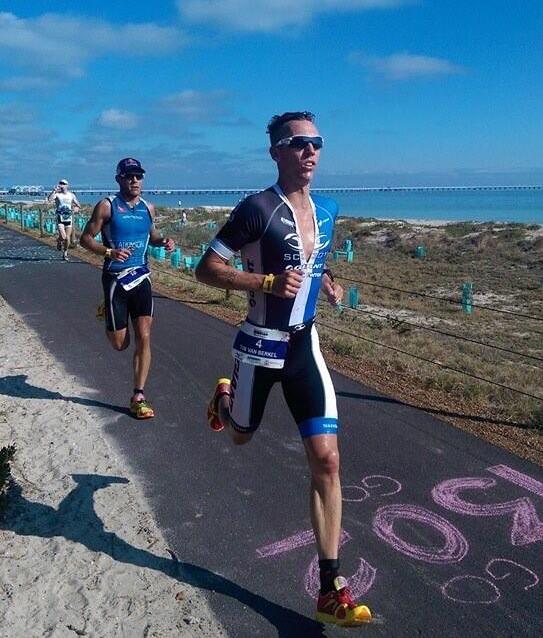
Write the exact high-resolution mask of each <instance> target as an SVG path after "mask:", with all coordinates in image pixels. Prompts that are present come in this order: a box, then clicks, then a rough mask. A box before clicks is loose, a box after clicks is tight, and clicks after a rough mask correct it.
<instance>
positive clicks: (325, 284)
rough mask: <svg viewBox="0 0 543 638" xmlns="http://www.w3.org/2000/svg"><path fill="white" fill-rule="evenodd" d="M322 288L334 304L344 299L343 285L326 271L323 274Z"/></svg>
mask: <svg viewBox="0 0 543 638" xmlns="http://www.w3.org/2000/svg"><path fill="white" fill-rule="evenodd" d="M321 290H322V292H323V293H324V294H325V295H326V298H327V299H328V301H329V303H331V304H332V305H333V306H335V305H337V304H339V303H341V300H342V299H343V294H344V291H343V286H341V284H338V283H337V281H334V280H333V279H332V278H331V277H330V276H329V275H328V274H327V273H326V272H325V273H324V274H323V276H322V284H321Z"/></svg>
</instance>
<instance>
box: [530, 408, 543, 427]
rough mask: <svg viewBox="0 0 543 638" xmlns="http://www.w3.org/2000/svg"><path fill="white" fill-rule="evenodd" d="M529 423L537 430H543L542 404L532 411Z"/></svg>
mask: <svg viewBox="0 0 543 638" xmlns="http://www.w3.org/2000/svg"><path fill="white" fill-rule="evenodd" d="M529 424H530V425H531V426H532V427H533V428H535V429H536V430H539V431H540V432H543V405H540V406H539V407H538V408H536V409H535V410H534V411H533V412H532V414H531V415H530V418H529Z"/></svg>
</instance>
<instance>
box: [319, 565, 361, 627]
mask: <svg viewBox="0 0 543 638" xmlns="http://www.w3.org/2000/svg"><path fill="white" fill-rule="evenodd" d="M316 619H317V621H318V622H322V623H330V624H332V625H340V626H341V627H357V626H359V625H362V624H364V623H369V622H371V611H370V610H369V609H368V607H366V605H360V604H358V603H355V601H354V600H353V598H352V596H351V592H350V591H349V588H348V587H347V580H346V579H345V578H344V577H343V576H338V577H337V578H334V589H333V590H332V591H329V592H327V593H326V594H319V600H318V602H317V615H316Z"/></svg>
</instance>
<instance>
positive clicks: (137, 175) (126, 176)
mask: <svg viewBox="0 0 543 638" xmlns="http://www.w3.org/2000/svg"><path fill="white" fill-rule="evenodd" d="M121 177H123V178H124V179H127V180H128V181H130V180H131V179H132V178H133V177H134V178H135V179H137V180H138V182H140V181H141V180H142V179H143V175H141V174H140V173H130V174H129V175H121Z"/></svg>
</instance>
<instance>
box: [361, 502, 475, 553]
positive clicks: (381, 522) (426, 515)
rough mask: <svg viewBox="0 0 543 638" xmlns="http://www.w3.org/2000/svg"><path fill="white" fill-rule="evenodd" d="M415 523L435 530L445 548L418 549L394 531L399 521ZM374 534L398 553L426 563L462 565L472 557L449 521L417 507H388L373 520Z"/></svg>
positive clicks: (422, 547) (379, 511) (460, 534)
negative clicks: (468, 557) (468, 556)
mask: <svg viewBox="0 0 543 638" xmlns="http://www.w3.org/2000/svg"><path fill="white" fill-rule="evenodd" d="M402 520H404V521H405V520H407V521H415V522H417V523H420V524H421V525H425V526H428V527H432V528H433V529H434V530H436V531H437V532H439V533H440V534H441V535H442V536H443V539H444V543H443V545H442V546H441V547H426V546H422V545H415V544H413V543H410V542H409V541H407V540H405V539H403V538H401V537H400V536H399V535H398V532H396V531H395V530H394V523H396V522H397V521H402ZM373 531H374V532H375V534H377V536H378V537H379V538H381V539H382V540H384V541H385V542H386V543H388V544H389V545H390V546H391V547H393V548H394V549H395V550H397V551H398V552H401V553H402V554H406V555H407V556H410V557H411V558H415V559H416V560H420V561H423V562H426V563H434V564H443V563H458V562H460V561H461V560H462V559H463V558H464V556H465V555H466V554H467V553H468V550H469V545H468V541H467V540H466V539H465V538H464V536H463V535H462V533H461V532H460V531H459V530H458V529H457V528H456V527H455V526H454V525H453V524H452V523H449V521H447V520H446V519H445V518H443V517H441V516H439V515H438V514H434V513H433V512H430V510H427V509H425V508H424V507H418V506H417V505H407V504H406V505H386V506H384V507H380V508H379V509H378V510H377V512H376V513H375V516H374V518H373Z"/></svg>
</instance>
